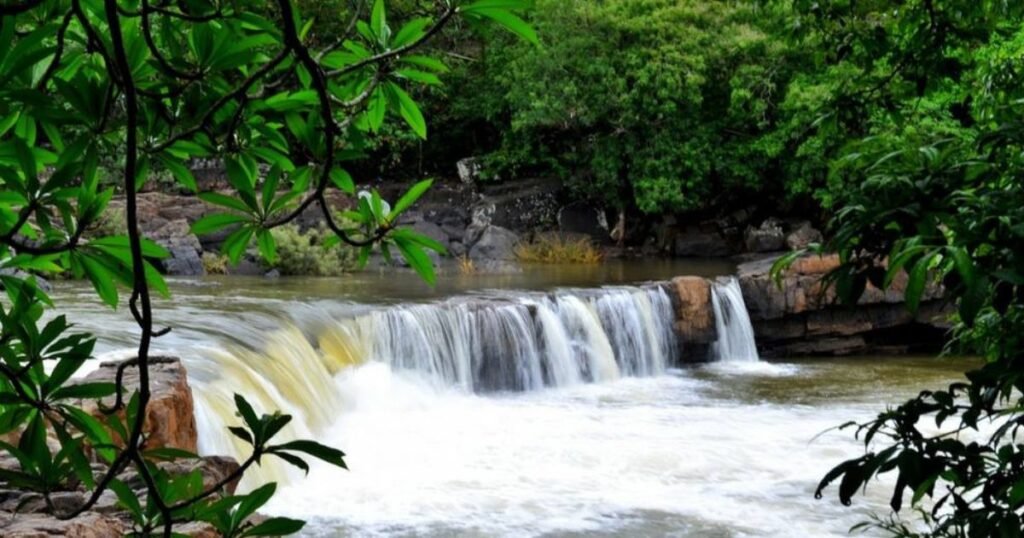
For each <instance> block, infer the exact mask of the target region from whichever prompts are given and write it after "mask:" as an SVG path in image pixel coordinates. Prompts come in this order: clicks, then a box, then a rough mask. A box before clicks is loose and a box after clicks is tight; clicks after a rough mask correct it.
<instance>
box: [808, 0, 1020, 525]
mask: <svg viewBox="0 0 1024 538" xmlns="http://www.w3.org/2000/svg"><path fill="white" fill-rule="evenodd" d="M797 7H798V8H800V9H801V11H799V12H798V14H799V15H800V26H801V27H802V28H803V29H804V31H805V32H806V35H804V36H803V37H802V39H804V40H805V43H807V44H808V46H809V47H813V48H815V49H816V50H821V51H829V52H826V53H823V54H824V56H825V58H823V59H824V61H826V62H827V64H828V69H829V70H834V71H837V72H845V73H849V74H850V77H849V79H848V81H847V82H846V83H845V84H843V85H842V86H841V87H840V88H837V89H835V90H833V91H832V92H830V95H829V97H828V99H827V103H826V105H827V108H826V109H825V112H826V113H825V115H823V116H822V121H821V122H820V123H819V125H824V124H826V123H827V124H831V125H832V127H831V129H838V130H841V131H843V132H845V133H848V136H849V137H850V139H851V141H850V142H849V143H847V144H846V146H845V147H844V148H843V150H842V157H841V158H839V159H837V160H836V161H835V162H833V163H832V166H831V173H830V179H829V181H830V188H829V190H828V193H827V194H828V196H827V197H826V198H825V200H824V201H825V203H827V204H829V205H831V206H832V207H834V208H835V210H836V213H835V217H834V219H833V221H832V223H831V235H832V240H831V241H830V242H829V244H828V245H826V248H829V249H832V250H835V251H837V252H839V254H840V257H841V260H842V261H843V265H842V266H841V267H840V268H839V269H837V270H836V271H835V272H834V273H833V274H831V275H830V276H829V278H830V280H831V281H832V282H833V283H834V284H835V285H836V288H837V290H838V291H839V292H840V295H841V296H842V297H844V298H845V299H846V300H848V301H855V300H856V299H857V297H859V296H860V294H861V293H863V291H864V288H865V286H866V285H867V283H868V282H870V283H872V284H874V285H876V286H878V287H886V286H888V285H889V284H890V283H891V282H892V280H893V279H894V278H895V276H896V275H897V274H899V273H901V272H906V273H907V274H908V283H907V287H906V302H907V305H908V307H909V308H911V309H912V310H913V309H916V307H917V306H918V304H919V302H920V299H921V296H922V293H923V291H924V289H925V288H926V286H927V285H928V283H929V282H941V283H942V284H943V285H944V287H945V290H946V293H947V295H948V297H949V298H950V299H951V300H953V301H954V302H955V304H956V307H957V317H958V321H959V325H958V327H957V329H956V341H955V342H954V345H955V346H959V348H960V349H963V350H967V351H972V352H977V353H980V354H982V355H983V356H984V357H985V358H986V359H987V363H986V364H985V366H983V367H981V368H980V369H978V370H975V371H972V372H969V373H967V378H966V380H965V381H964V382H958V383H953V384H951V385H950V386H949V387H946V388H943V389H939V390H928V391H923V392H921V393H920V394H919V395H918V396H917V397H915V398H913V399H911V400H909V401H907V402H905V403H903V404H902V405H900V406H898V407H895V408H891V409H888V410H887V411H885V412H884V413H882V414H880V415H879V416H878V417H877V418H876V419H874V420H871V421H868V422H866V423H864V424H856V425H852V426H856V431H857V435H858V437H860V438H861V439H862V440H863V441H864V443H865V448H866V453H865V454H864V455H863V456H861V457H858V458H854V459H851V460H848V461H846V462H843V463H842V464H840V465H838V466H837V467H836V468H834V469H833V470H832V471H831V472H830V473H828V475H827V476H826V477H824V479H823V480H822V482H821V485H820V486H819V488H818V495H819V496H820V495H821V494H822V491H823V490H824V489H826V488H827V487H829V486H830V485H831V484H833V483H835V482H837V481H838V493H839V498H840V500H841V501H842V502H844V503H847V504H848V503H850V502H851V499H852V497H853V496H855V495H856V494H857V492H858V491H860V490H861V489H862V487H863V486H865V485H866V484H867V483H868V482H870V481H872V480H874V479H875V478H876V477H877V476H879V475H883V474H893V475H895V477H896V478H895V482H894V483H895V485H894V488H893V491H892V501H891V506H892V508H893V510H894V511H896V512H899V511H900V510H901V509H902V508H903V507H904V502H905V500H906V497H909V498H910V504H911V505H913V507H914V509H915V510H923V511H926V512H925V517H922V518H920V523H921V524H923V525H924V526H925V527H926V528H927V531H926V532H924V533H923V534H922V533H915V532H914V531H911V530H910V529H911V528H913V527H914V525H906V524H904V523H902V522H901V521H900V520H898V519H889V520H878V521H877V522H876V524H877V526H878V527H880V528H882V529H883V530H887V531H889V532H891V533H893V534H895V535H900V536H935V537H947V536H949V537H988V536H1007V537H1010V536H1021V535H1022V532H1024V531H1022V529H1024V444H1022V443H1021V441H1020V439H1021V437H1020V433H1021V432H1020V427H1021V426H1022V425H1024V412H1022V410H1024V397H1022V394H1024V392H1022V391H1024V378H1022V377H1021V375H1020V373H1021V372H1022V371H1024V340H1022V335H1024V258H1022V255H1024V225H1022V224H1021V223H1022V222H1024V206H1022V204H1021V201H1022V199H1024V197H1022V193H1024V175H1022V174H1021V170H1022V168H1021V165H1022V164H1024V163H1022V161H1021V155H1024V153H1022V149H1024V106H1022V103H1024V84H1022V83H1024V73H1022V71H1021V65H1022V60H1024V7H1022V6H1021V5H1020V4H1018V3H1004V2H974V1H968V0H913V1H909V2H905V3H903V5H902V6H901V8H900V9H899V10H892V9H891V8H890V7H889V6H887V5H886V4H885V3H871V2H868V3H861V2H857V3H854V2H852V1H851V2H834V3H827V4H822V3H817V2H810V1H806V2H803V1H801V2H797ZM826 132H827V131H826ZM935 429H937V430H938V432H939V433H935V432H934V431H933V430H935ZM926 499H930V500H931V503H928V504H926V503H925V500H926Z"/></svg>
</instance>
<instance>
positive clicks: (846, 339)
mask: <svg viewBox="0 0 1024 538" xmlns="http://www.w3.org/2000/svg"><path fill="white" fill-rule="evenodd" d="M774 261H775V258H774V257H770V258H765V259H762V260H758V261H754V262H749V263H745V264H742V265H740V266H739V268H738V271H737V278H738V279H739V284H740V288H741V289H742V291H743V299H744V302H745V303H746V305H747V311H748V313H749V314H750V319H751V323H752V324H753V327H754V335H755V337H756V340H757V346H758V350H759V352H760V353H761V355H762V356H764V357H793V356H804V355H849V354H858V353H905V352H910V351H933V350H936V349H938V348H940V347H941V346H942V345H943V343H945V341H946V339H947V336H948V335H947V333H948V330H949V328H950V324H949V323H948V319H949V314H950V309H949V307H947V305H945V303H944V302H943V301H942V289H941V288H939V287H931V288H928V289H927V290H926V291H925V295H924V298H923V300H922V303H921V308H920V309H919V311H918V313H917V314H916V315H914V314H911V313H910V312H909V311H908V310H907V309H906V306H905V305H904V300H903V293H904V291H905V289H906V276H905V275H903V276H902V277H899V278H897V279H896V280H895V282H894V283H893V285H892V286H891V287H890V288H889V289H888V290H886V291H884V292H883V291H881V290H879V289H877V288H875V287H873V286H871V285H870V284H869V285H868V288H867V289H866V290H865V292H864V295H863V296H862V297H861V299H860V302H859V303H858V304H857V305H856V306H843V305H839V304H838V303H837V302H836V296H835V292H834V290H832V289H828V290H826V289H824V287H823V286H822V283H821V279H822V277H824V276H825V275H826V274H828V272H829V271H831V270H832V269H834V268H836V267H837V266H838V265H839V260H838V258H837V257H836V256H826V257H818V256H809V257H804V258H801V259H798V260H796V262H794V263H793V265H792V266H791V267H790V269H789V270H788V271H787V272H786V273H785V274H784V275H783V276H782V286H781V287H780V286H777V285H776V284H775V282H774V281H773V280H772V279H771V276H770V275H769V271H770V269H771V265H772V263H773V262H774ZM668 288H669V289H670V290H671V291H672V292H673V293H672V295H673V297H674V301H675V305H676V320H675V323H676V329H677V330H678V332H679V335H680V342H681V345H682V357H683V360H684V361H686V362H701V361H705V360H709V359H710V358H711V357H709V356H708V346H709V345H710V344H711V343H713V342H714V341H715V340H716V339H717V338H718V335H717V332H716V329H715V319H714V310H713V308H712V307H711V294H712V282H711V281H709V280H707V279H704V278H699V277H678V278H676V279H674V280H672V282H671V283H670V284H668Z"/></svg>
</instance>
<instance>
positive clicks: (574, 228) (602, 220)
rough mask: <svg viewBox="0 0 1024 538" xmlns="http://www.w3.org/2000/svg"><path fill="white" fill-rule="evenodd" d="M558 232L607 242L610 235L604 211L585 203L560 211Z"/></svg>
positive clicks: (578, 203)
mask: <svg viewBox="0 0 1024 538" xmlns="http://www.w3.org/2000/svg"><path fill="white" fill-rule="evenodd" d="M558 230H559V231H561V232H564V233H576V234H584V235H587V236H590V237H591V238H594V239H597V240H598V241H605V240H607V239H608V237H609V233H610V232H609V230H608V219H607V217H606V216H605V214H604V211H601V210H600V209H598V208H596V207H594V206H592V205H590V204H587V203H584V202H576V203H573V204H569V205H567V206H565V207H563V208H561V209H559V210H558Z"/></svg>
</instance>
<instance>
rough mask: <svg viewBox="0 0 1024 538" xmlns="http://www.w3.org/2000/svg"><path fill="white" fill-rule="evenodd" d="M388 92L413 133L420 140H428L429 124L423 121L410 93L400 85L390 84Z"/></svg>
mask: <svg viewBox="0 0 1024 538" xmlns="http://www.w3.org/2000/svg"><path fill="white" fill-rule="evenodd" d="M387 88H388V92H389V93H390V94H391V95H392V96H393V97H394V99H395V100H396V102H397V104H398V111H399V113H400V114H401V116H402V118H403V119H404V120H405V122H406V123H408V124H409V127H411V128H412V130H413V132H414V133H416V135H417V136H419V137H420V138H424V139H425V138H427V122H426V120H424V119H423V113H422V112H420V107H419V105H417V104H416V101H413V99H412V97H410V96H409V94H408V93H405V90H403V89H402V88H401V87H400V86H399V85H397V84H394V83H391V82H389V83H388V85H387Z"/></svg>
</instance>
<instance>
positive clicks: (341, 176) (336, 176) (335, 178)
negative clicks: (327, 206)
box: [331, 167, 356, 194]
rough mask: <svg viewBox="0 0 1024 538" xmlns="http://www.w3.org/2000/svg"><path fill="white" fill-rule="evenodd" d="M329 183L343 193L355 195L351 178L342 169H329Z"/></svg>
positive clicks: (354, 185)
mask: <svg viewBox="0 0 1024 538" xmlns="http://www.w3.org/2000/svg"><path fill="white" fill-rule="evenodd" d="M331 182H332V183H334V186H335V187H338V188H339V189H341V191H342V192H344V193H347V194H355V193H356V184H355V182H354V181H352V176H351V175H349V173H348V172H347V171H345V169H343V168H337V167H335V168H332V169H331Z"/></svg>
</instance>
